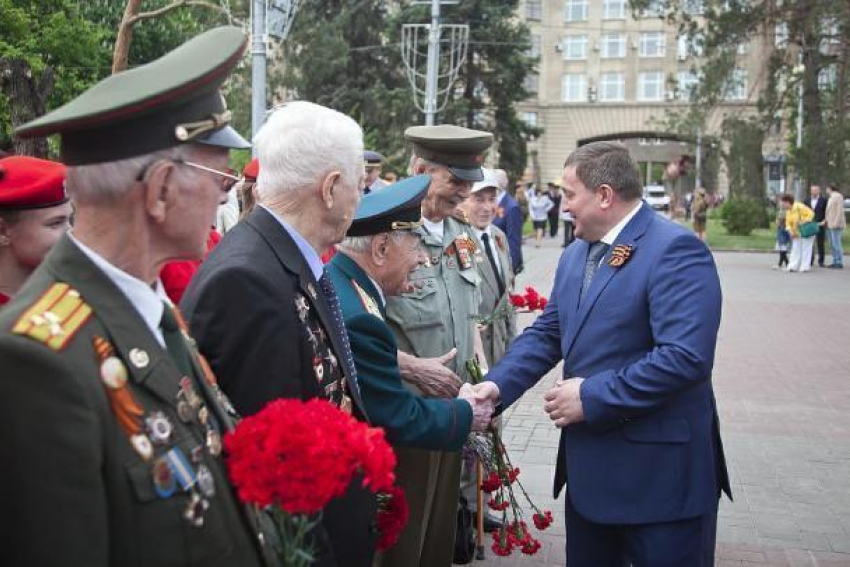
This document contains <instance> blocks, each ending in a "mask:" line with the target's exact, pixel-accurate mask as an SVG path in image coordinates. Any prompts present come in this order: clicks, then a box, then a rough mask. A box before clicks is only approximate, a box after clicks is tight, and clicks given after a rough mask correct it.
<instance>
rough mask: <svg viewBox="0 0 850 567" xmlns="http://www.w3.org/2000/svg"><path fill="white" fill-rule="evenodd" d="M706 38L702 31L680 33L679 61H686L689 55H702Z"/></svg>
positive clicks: (677, 46)
mask: <svg viewBox="0 0 850 567" xmlns="http://www.w3.org/2000/svg"><path fill="white" fill-rule="evenodd" d="M704 42H705V38H704V36H703V34H702V33H700V32H697V33H694V34H687V35H680V36H679V39H678V40H677V43H676V54H677V55H678V57H679V61H684V60H685V59H687V58H688V57H692V56H693V57H702V53H703V44H704Z"/></svg>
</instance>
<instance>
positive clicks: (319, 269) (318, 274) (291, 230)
mask: <svg viewBox="0 0 850 567" xmlns="http://www.w3.org/2000/svg"><path fill="white" fill-rule="evenodd" d="M260 206H261V207H263V208H264V209H265V210H266V211H268V213H269V214H270V215H271V216H272V217H273V218H274V219H275V220H276V221H277V222H278V223H279V224H280V226H282V227H283V230H285V231H286V232H287V234H289V236H290V237H291V238H292V240H293V241H295V245H296V246H297V247H298V250H299V251H300V252H301V255H302V256H303V257H304V261H305V262H307V265H308V266H309V267H310V271H311V272H312V273H313V277H314V278H316V281H319V280H320V279H322V276H323V275H324V273H325V266H324V264H322V258H321V257H320V256H319V255H318V254H317V253H316V250H315V249H314V248H313V247H312V246H311V245H310V243H309V242H307V239H305V238H304V237H303V236H301V233H300V232H298V231H297V230H295V227H293V226H292V225H291V224H289V223H288V222H286V221H285V220H283V218H282V217H281V216H280V215H278V214H277V213H276V212H274V211H273V210H271V209H270V208H268V207H267V206H265V205H263V204H261V205H260Z"/></svg>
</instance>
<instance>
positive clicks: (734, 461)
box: [473, 239, 850, 567]
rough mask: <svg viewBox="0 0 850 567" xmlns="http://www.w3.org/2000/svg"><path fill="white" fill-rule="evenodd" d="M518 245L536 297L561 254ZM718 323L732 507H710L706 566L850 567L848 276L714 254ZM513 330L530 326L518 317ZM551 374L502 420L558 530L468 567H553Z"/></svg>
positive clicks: (718, 375)
mask: <svg viewBox="0 0 850 567" xmlns="http://www.w3.org/2000/svg"><path fill="white" fill-rule="evenodd" d="M544 242H545V243H544V245H543V246H542V247H541V248H540V249H535V248H534V247H533V246H526V247H525V248H524V253H525V257H526V266H527V268H526V272H525V273H523V274H521V276H520V277H519V278H518V282H517V283H518V285H520V286H524V285H526V284H529V283H532V284H534V285H535V287H537V289H538V290H539V291H540V292H541V293H544V294H546V295H548V292H549V290H550V288H551V282H552V278H553V275H554V270H555V267H556V265H557V259H558V256H559V255H560V253H561V248H560V244H559V243H557V242H556V241H554V240H552V239H548V240H546V241H544ZM716 260H717V264H718V267H719V270H720V277H721V280H722V284H723V293H724V304H723V322H722V326H721V330H720V340H719V343H718V352H717V359H716V364H715V372H714V384H715V392H716V395H717V400H718V406H719V411H720V420H721V431H722V434H723V440H724V443H725V447H726V454H727V459H728V462H729V468H730V474H731V476H732V483H733V485H732V490H733V494H734V496H735V501H734V502H729V501H728V500H726V499H724V500H723V501H722V503H721V506H720V516H719V522H718V534H717V565H722V566H723V567H732V566H735V567H744V566H747V567H756V566H764V565H771V566H794V567H796V566H832V567H837V566H850V270H843V271H838V270H828V269H815V270H813V271H812V272H809V273H806V274H786V273H782V272H779V271H775V270H771V265H772V264H773V263H774V262H775V256H774V255H773V254H770V255H768V254H744V253H719V254H717V255H716ZM521 317H524V319H522V320H521V321H520V324H521V325H527V324H529V323H530V322H531V317H530V316H528V315H523V316H521ZM559 372H560V367H558V368H556V369H555V370H553V371H552V372H551V373H550V374H549V375H548V376H546V377H545V378H544V379H542V380H541V381H540V382H539V383H538V385H537V386H536V387H535V388H534V389H533V390H531V391H529V392H528V393H527V394H526V395H525V396H524V397H523V398H522V399H521V401H520V402H518V403H517V404H515V405H514V406H513V407H512V408H510V409H509V411H508V412H507V414H506V428H505V441H506V443H507V444H508V447H509V450H510V453H511V456H512V459H513V460H514V461H515V462H516V463H518V466H519V467H520V468H521V469H522V473H521V476H520V479H521V480H522V481H523V482H524V484H525V486H526V488H527V489H528V490H529V492H530V493H531V494H532V495H533V497H534V499H535V501H536V503H537V504H538V505H539V506H541V507H543V508H547V509H551V510H552V511H553V512H554V514H555V517H556V518H557V522H556V524H555V526H553V527H551V528H550V529H549V530H547V531H546V532H543V534H541V542H542V543H543V548H542V549H541V550H540V551H539V552H538V554H537V555H535V556H532V557H523V556H521V554H519V553H518V552H515V553H514V555H513V556H511V557H508V558H494V554H493V552H492V551H491V550H490V549H489V544H490V540H488V541H487V542H486V543H487V545H488V549H487V559H486V560H484V561H476V562H474V563H473V565H475V566H479V567H491V566H492V567H496V566H506V565H507V566H513V565H538V566H547V567H548V566H553V567H554V566H556V565H557V566H563V565H564V563H565V551H564V522H563V508H564V501H563V498H564V497H563V495H562V496H561V498H560V499H559V500H558V501H557V502H556V501H554V500H553V499H552V495H551V485H552V476H553V471H554V462H555V455H556V451H557V441H558V431H557V430H556V429H555V428H554V427H553V426H552V425H551V424H550V422H549V420H548V418H547V416H546V414H545V413H544V412H543V409H542V406H543V403H542V396H543V393H544V392H545V391H546V390H547V389H548V388H549V387H550V385H551V384H552V383H553V382H554V380H555V378H556V376H557V375H558V373H559Z"/></svg>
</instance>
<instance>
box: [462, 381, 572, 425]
mask: <svg viewBox="0 0 850 567" xmlns="http://www.w3.org/2000/svg"><path fill="white" fill-rule="evenodd" d="M582 382H584V378H570V379H568V380H564V379H562V378H559V379H558V380H557V381H556V382H555V385H554V386H552V387H551V388H550V389H549V390H548V391H547V392H546V394H544V395H543V399H544V401H545V403H544V404H543V409H544V410H545V411H546V413H547V414H549V419H551V420H552V421H554V422H555V426H556V427H566V426H567V425H570V424H571V423H578V422H580V421H584V410H583V409H582V405H581V384H582ZM467 386H468V385H467ZM469 388H470V390H472V391H473V393H474V396H475V399H476V400H477V401H479V402H490V404H491V406H492V407H495V405H496V404H497V403H499V401H500V398H501V392H500V391H499V386H498V385H497V384H496V383H495V382H490V381H484V382H481V383H480V384H476V385H474V386H469ZM474 407H475V406H473V408H474Z"/></svg>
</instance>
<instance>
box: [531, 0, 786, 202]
mask: <svg viewBox="0 0 850 567" xmlns="http://www.w3.org/2000/svg"><path fill="white" fill-rule="evenodd" d="M684 1H686V2H687V3H688V6H687V8H689V9H691V10H693V13H694V14H695V15H697V16H699V13H700V12H699V11H700V10H701V6H700V2H699V0H684ZM517 16H518V17H519V18H521V19H523V20H524V21H525V22H526V23H527V24H528V26H529V28H530V29H531V37H532V48H531V54H532V55H535V56H539V64H538V73H537V74H536V75H533V76H529V78H528V79H527V82H526V85H525V86H526V89H527V90H528V91H529V92H531V93H532V95H531V97H530V98H529V99H528V100H526V101H525V102H524V103H523V104H521V105H519V107H518V112H519V113H520V116H521V117H523V119H524V120H525V121H526V122H528V123H531V124H534V125H536V126H539V127H542V128H543V129H544V133H543V134H542V135H541V136H540V137H539V139H537V140H534V141H532V142H530V144H529V155H530V158H529V168H528V169H527V171H526V177H530V178H533V179H535V180H536V181H538V182H540V181H542V182H544V183H545V182H546V181H548V180H550V179H554V178H558V177H559V176H560V175H561V172H562V168H563V163H564V159H565V158H566V156H567V155H569V153H570V152H571V151H573V150H574V149H575V148H576V147H578V146H579V145H581V144H583V143H586V142H588V141H593V140H599V139H619V140H622V141H624V142H625V143H626V144H627V145H628V146H629V148H630V150H631V152H632V156H633V157H634V158H635V160H636V161H637V162H638V163H639V164H640V168H641V176H642V177H643V181H644V184H645V185H651V184H655V183H657V182H659V181H660V180H662V179H663V178H665V171H667V168H668V166H669V167H671V169H672V166H670V164H671V163H677V162H678V161H679V160H680V158H682V156H689V157H690V158H693V157H694V156H695V152H696V147H695V143H694V140H688V139H677V137H676V136H675V135H674V136H672V137H670V136H669V133H665V132H664V129H663V128H662V126H661V121H662V120H663V119H664V117H665V113H666V111H668V110H670V109H675V108H683V107H685V106H686V105H687V104H688V97H689V91H690V89H691V88H692V86H693V85H694V84H695V83H696V82H697V81H698V80H699V79H698V76H697V74H696V72H695V69H696V66H697V64H698V62H699V59H700V57H701V56H702V54H703V51H702V50H703V47H702V45H701V42H700V41H699V40H698V39H696V40H693V41H691V40H689V39H688V38H687V37H684V36H681V37H680V36H679V35H678V34H677V30H676V28H675V27H674V26H672V25H670V24H668V23H667V22H666V21H665V20H664V18H663V13H662V12H660V11H659V10H654V9H653V8H651V7H650V9H648V10H647V11H645V12H644V13H641V14H633V13H632V12H631V10H630V8H629V4H628V0H524V1H522V2H520V4H519V8H518V13H517ZM772 35H773V34H772V33H771V34H770V35H769V36H768V35H765V36H764V37H751V38H750V41H748V42H747V43H743V44H740V45H739V46H738V49H737V61H736V68H735V71H734V73H733V77H732V79H731V81H730V83H729V86H728V88H727V93H726V98H725V102H723V103H722V104H721V105H720V106H719V107H718V108H717V109H716V110H715V111H714V112H712V114H711V116H710V118H709V120H708V123H707V125H706V130H707V131H706V132H705V135H706V138H707V139H711V137H712V136H714V137H717V136H718V135H719V134H720V132H719V129H720V127H721V123H722V121H723V118H724V117H725V116H726V115H728V114H729V113H736V114H742V113H749V112H753V111H754V110H755V100H756V99H757V93H758V89H760V88H763V85H762V84H760V83H761V80H760V79H761V77H760V76H759V74H760V71H761V63H762V62H763V61H765V60H766V59H767V56H768V55H769V53H770V51H771V50H772V49H773V43H774V38H773V36H772ZM777 135H779V132H777ZM770 143H772V142H770ZM770 153H771V150H770V149H769V148H766V151H765V154H766V155H768V154H770ZM782 169H783V168H780V170H782ZM682 181H685V180H684V179H682ZM777 181H778V180H777ZM690 183H691V184H692V183H693V180H692V179H691V181H690ZM668 185H669V184H668ZM770 185H771V182H770V181H768V186H769V187H770ZM774 185H775V183H774ZM710 189H715V190H717V191H719V192H721V193H723V192H725V191H726V178H725V175H724V172H723V168H722V164H721V167H720V170H719V172H718V177H717V186H716V187H713V188H710ZM774 190H776V189H774Z"/></svg>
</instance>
